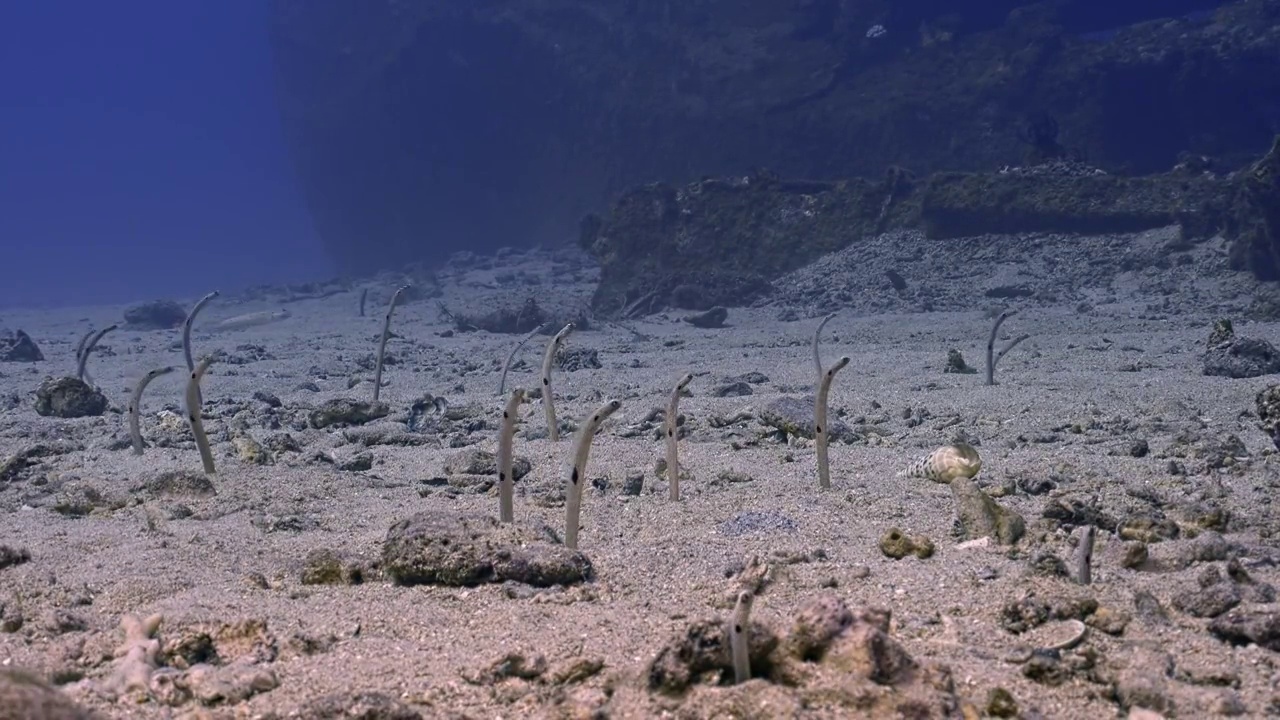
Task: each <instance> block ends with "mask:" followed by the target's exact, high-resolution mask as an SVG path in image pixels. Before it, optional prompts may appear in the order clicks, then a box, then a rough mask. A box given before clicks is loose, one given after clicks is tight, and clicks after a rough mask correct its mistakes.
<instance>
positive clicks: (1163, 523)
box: [1117, 514, 1181, 544]
mask: <svg viewBox="0 0 1280 720" xmlns="http://www.w3.org/2000/svg"><path fill="white" fill-rule="evenodd" d="M1117 534H1118V535H1119V536H1120V539H1121V540H1139V541H1142V542H1144V543H1147V544H1151V543H1158V542H1160V541H1161V540H1173V539H1175V538H1177V537H1178V536H1179V535H1180V534H1181V530H1179V528H1178V524H1177V523H1176V522H1174V521H1172V520H1169V519H1167V518H1162V517H1156V516H1154V515H1149V514H1144V515H1133V516H1130V517H1128V518H1126V519H1125V520H1124V522H1122V523H1120V525H1119V529H1118V532H1117Z"/></svg>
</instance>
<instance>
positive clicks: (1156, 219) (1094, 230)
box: [580, 139, 1280, 315]
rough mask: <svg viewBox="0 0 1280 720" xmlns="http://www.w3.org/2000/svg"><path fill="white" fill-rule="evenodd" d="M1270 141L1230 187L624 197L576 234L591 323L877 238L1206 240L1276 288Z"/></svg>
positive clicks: (682, 300)
mask: <svg viewBox="0 0 1280 720" xmlns="http://www.w3.org/2000/svg"><path fill="white" fill-rule="evenodd" d="M1278 148H1280V139H1278V140H1277V144H1276V146H1275V147H1273V149H1272V150H1271V152H1269V153H1268V154H1267V155H1266V156H1264V157H1263V158H1262V159H1261V160H1258V161H1257V162H1255V163H1253V164H1252V165H1251V166H1250V167H1249V168H1247V169H1246V170H1244V171H1241V172H1239V173H1229V174H1227V175H1224V176H1218V175H1215V174H1213V173H1209V172H1205V171H1202V170H1200V169H1198V168H1194V167H1188V166H1186V165H1179V166H1178V167H1176V168H1175V169H1174V170H1172V171H1170V172H1167V173H1159V174H1153V175H1145V176H1138V177H1124V176H1118V175H1110V174H1107V173H1105V172H1103V171H1101V170H1098V169H1096V168H1092V167H1090V166H1087V165H1084V164H1083V163H1078V162H1067V161H1062V160H1054V161H1049V162H1046V163H1041V164H1038V165H1033V166H1027V167H1017V168H1004V169H1003V170H1001V171H999V172H994V173H955V172H940V173H935V174H933V175H932V176H930V177H928V178H927V179H924V180H916V179H914V178H912V177H911V175H910V174H909V173H907V172H906V171H904V170H901V169H900V168H893V169H891V171H890V172H889V173H887V174H886V176H885V178H884V179H882V180H881V181H879V182H866V181H860V180H853V181H845V182H812V181H807V182H797V181H785V180H782V179H779V178H777V177H776V176H774V175H771V174H769V173H763V172H758V173H756V174H753V175H747V176H740V177H735V178H729V179H709V180H703V181H701V182H696V183H692V184H689V185H686V186H684V187H679V188H677V187H672V186H669V185H665V184H652V185H646V186H643V187H640V188H636V189H634V190H631V191H629V192H627V193H625V194H623V196H622V197H621V198H620V199H619V200H618V201H617V202H616V203H615V204H614V206H613V207H612V208H611V210H610V211H609V213H608V214H607V215H605V216H603V217H597V216H594V215H591V216H588V217H587V218H586V220H584V221H583V223H582V232H581V236H580V244H581V246H582V247H583V248H584V249H585V250H587V251H588V252H589V253H591V254H592V255H593V256H594V257H595V258H596V260H597V261H598V262H599V263H600V265H601V275H600V284H599V286H598V288H597V289H596V293H595V297H594V298H593V307H594V309H595V310H596V311H598V312H600V313H603V314H606V315H610V314H618V313H621V314H624V315H625V314H629V313H631V312H635V311H653V310H657V309H661V308H666V307H680V308H689V309H702V308H705V307H711V306H714V305H744V304H748V303H750V302H753V301H755V300H757V299H759V298H760V297H762V296H763V295H765V294H766V293H768V292H769V291H770V289H771V286H770V283H771V282H772V281H774V280H776V279H778V278H779V277H781V276H783V275H784V274H786V273H788V272H791V271H793V270H795V269H796V268H799V267H801V266H803V265H805V264H807V263H809V262H812V261H813V260H815V259H817V258H818V257H820V256H822V255H824V254H827V253H830V252H833V251H836V250H840V249H843V248H845V247H847V246H849V245H850V244H852V243H855V242H857V241H858V240H859V239H862V238H865V237H867V236H869V235H873V234H876V233H881V232H885V231H888V230H901V229H920V230H923V231H924V232H925V233H926V235H928V236H929V237H931V238H936V239H942V238H957V237H965V236H977V235H1016V234H1019V233H1058V234H1063V235H1071V234H1076V233H1091V234H1119V233H1132V232H1138V231H1142V230H1150V229H1154V228H1160V227H1168V226H1172V225H1177V226H1178V227H1179V229H1180V234H1181V237H1182V238H1183V243H1184V244H1186V243H1190V242H1191V241H1193V240H1196V239H1200V238H1206V237H1209V236H1213V235H1216V234H1223V235H1225V236H1226V237H1227V238H1228V240H1229V241H1230V248H1231V259H1232V266H1233V267H1234V268H1235V269H1237V270H1242V271H1250V272H1251V273H1252V274H1253V275H1254V276H1255V277H1257V278H1258V279H1261V280H1273V279H1278V278H1280V215H1278V213H1280V167H1278V166H1277V163H1280V149H1278Z"/></svg>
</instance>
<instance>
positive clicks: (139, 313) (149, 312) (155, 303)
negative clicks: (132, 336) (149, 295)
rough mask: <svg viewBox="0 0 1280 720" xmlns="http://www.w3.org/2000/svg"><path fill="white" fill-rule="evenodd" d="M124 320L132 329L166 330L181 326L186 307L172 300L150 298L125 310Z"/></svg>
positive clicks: (185, 315)
mask: <svg viewBox="0 0 1280 720" xmlns="http://www.w3.org/2000/svg"><path fill="white" fill-rule="evenodd" d="M124 320H125V322H127V323H129V328H130V329H132V330H168V329H169V328H176V327H182V324H183V323H184V322H186V320H187V309H186V308H184V307H182V306H181V305H179V304H178V303H176V302H174V301H173V300H152V301H150V302H145V303H142V304H141V305H134V306H133V307H131V308H128V309H127V310H125V311H124Z"/></svg>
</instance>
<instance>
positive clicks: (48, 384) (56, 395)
mask: <svg viewBox="0 0 1280 720" xmlns="http://www.w3.org/2000/svg"><path fill="white" fill-rule="evenodd" d="M108 404H109V403H108V402H107V396H106V395H103V394H102V393H101V392H99V391H98V390H97V388H94V387H92V386H90V385H89V383H87V382H85V381H83V380H80V379H78V378H73V377H60V378H53V377H51V378H45V381H44V382H42V383H40V387H39V388H37V389H36V413H37V414H39V415H43V416H45V417H59V418H79V417H97V416H98V415H101V414H103V413H105V412H106V411H107V405H108Z"/></svg>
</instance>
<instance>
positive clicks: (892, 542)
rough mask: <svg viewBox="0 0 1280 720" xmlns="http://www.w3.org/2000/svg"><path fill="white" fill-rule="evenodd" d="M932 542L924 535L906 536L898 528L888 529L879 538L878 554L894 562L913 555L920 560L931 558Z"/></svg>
mask: <svg viewBox="0 0 1280 720" xmlns="http://www.w3.org/2000/svg"><path fill="white" fill-rule="evenodd" d="M933 550H934V547H933V541H932V540H930V539H929V538H927V537H925V536H924V535H906V534H904V533H903V532H902V531H901V530H899V529H898V528H896V527H895V528H889V530H888V531H886V532H885V534H884V536H882V537H881V538H880V552H882V553H884V554H885V555H886V556H888V557H891V558H893V559H894V560H901V559H902V558H904V557H906V556H908V555H915V556H916V557H918V558H920V559H921V560H926V559H928V558H930V557H933Z"/></svg>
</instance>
